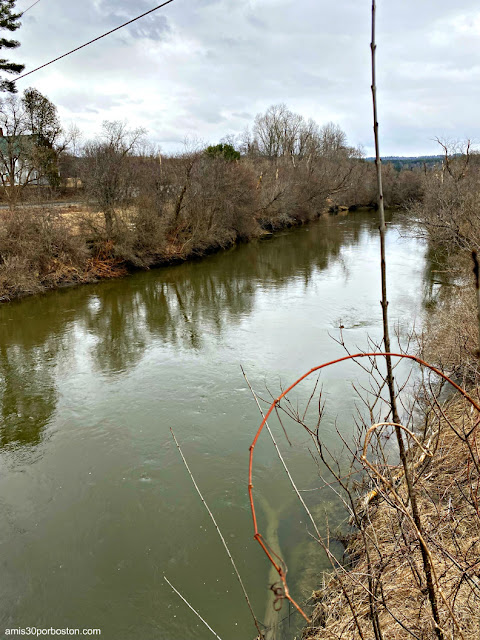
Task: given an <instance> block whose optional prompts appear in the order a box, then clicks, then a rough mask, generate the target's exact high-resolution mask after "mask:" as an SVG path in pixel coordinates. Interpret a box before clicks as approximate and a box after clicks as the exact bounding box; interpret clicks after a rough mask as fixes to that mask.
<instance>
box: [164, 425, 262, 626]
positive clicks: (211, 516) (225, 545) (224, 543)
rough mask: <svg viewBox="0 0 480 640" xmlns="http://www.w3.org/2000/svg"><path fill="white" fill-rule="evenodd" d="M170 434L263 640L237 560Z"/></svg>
mask: <svg viewBox="0 0 480 640" xmlns="http://www.w3.org/2000/svg"><path fill="white" fill-rule="evenodd" d="M170 432H171V434H172V437H173V439H174V441H175V444H176V445H177V449H178V450H179V452H180V455H181V457H182V460H183V464H184V465H185V468H186V470H187V471H188V474H189V476H190V478H191V480H192V482H193V486H194V487H195V490H196V492H197V493H198V495H199V496H200V499H201V501H202V502H203V504H204V506H205V509H206V510H207V512H208V515H209V516H210V519H211V521H212V522H213V524H214V526H215V529H216V530H217V533H218V535H219V536H220V540H221V541H222V544H223V546H224V548H225V551H226V552H227V555H228V557H229V558H230V562H231V563H232V567H233V569H234V571H235V574H236V576H237V580H238V582H239V583H240V586H241V588H242V591H243V595H244V596H245V600H246V602H247V605H248V608H249V609H250V613H251V614H252V618H253V622H254V624H255V627H256V628H257V631H258V633H259V636H260V637H261V638H263V632H262V630H261V629H260V625H259V622H258V620H257V617H256V616H255V613H254V611H253V607H252V605H251V603H250V599H249V597H248V594H247V590H246V589H245V585H244V584H243V580H242V578H241V576H240V573H239V571H238V569H237V565H236V564H235V560H234V559H233V557H232V554H231V553H230V549H229V548H228V545H227V543H226V542H225V538H224V537H223V535H222V532H221V531H220V528H219V526H218V524H217V522H216V520H215V517H214V515H213V513H212V512H211V511H210V508H209V506H208V504H207V503H206V502H205V498H204V497H203V495H202V493H201V491H200V489H199V488H198V485H197V483H196V482H195V478H194V477H193V474H192V472H191V471H190V467H189V466H188V464H187V461H186V460H185V456H184V455H183V452H182V450H181V448H180V445H179V444H178V442H177V439H176V437H175V434H174V433H173V429H170Z"/></svg>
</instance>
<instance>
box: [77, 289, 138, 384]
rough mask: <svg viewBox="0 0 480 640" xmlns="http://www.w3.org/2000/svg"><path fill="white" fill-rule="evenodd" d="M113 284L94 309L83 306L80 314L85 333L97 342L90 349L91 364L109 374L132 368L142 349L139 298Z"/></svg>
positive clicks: (133, 293)
mask: <svg viewBox="0 0 480 640" xmlns="http://www.w3.org/2000/svg"><path fill="white" fill-rule="evenodd" d="M115 284H116V285H117V286H110V287H106V288H105V289H104V290H103V291H102V292H101V294H102V295H100V296H98V301H99V304H98V305H97V306H96V307H94V308H92V306H91V305H90V304H87V305H84V307H83V309H82V310H81V312H82V311H83V313H82V316H83V317H82V320H83V323H84V325H85V327H86V329H87V330H88V331H89V333H91V334H93V335H94V336H96V337H97V338H98V341H97V342H96V344H95V345H94V346H92V347H91V355H92V357H93V360H94V362H95V364H96V366H97V367H98V368H99V369H100V370H101V371H108V372H111V373H118V372H122V371H126V370H128V369H130V368H131V367H133V366H135V365H136V364H137V363H138V362H139V360H140V359H141V357H142V355H143V353H144V351H145V347H146V330H145V322H144V320H143V315H144V304H143V302H142V300H141V296H140V295H139V294H138V292H136V291H133V290H131V289H130V287H128V286H126V287H122V286H121V283H120V282H118V283H115Z"/></svg>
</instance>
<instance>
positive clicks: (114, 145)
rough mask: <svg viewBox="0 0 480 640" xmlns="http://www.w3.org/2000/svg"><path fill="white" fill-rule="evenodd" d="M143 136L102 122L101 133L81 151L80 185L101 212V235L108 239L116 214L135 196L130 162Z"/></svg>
mask: <svg viewBox="0 0 480 640" xmlns="http://www.w3.org/2000/svg"><path fill="white" fill-rule="evenodd" d="M144 135H145V130H144V129H134V130H130V129H128V127H127V125H126V124H125V123H123V122H104V123H103V128H102V133H101V135H100V136H99V138H97V139H96V140H93V141H91V142H88V143H87V144H86V145H85V148H84V163H83V175H82V179H83V183H84V185H85V191H86V195H87V198H88V200H89V201H90V202H91V203H92V204H94V205H95V206H96V207H98V208H99V209H100V211H102V213H103V215H104V220H105V231H106V236H107V238H108V239H110V238H112V235H113V232H114V226H115V216H116V211H117V209H118V208H119V207H124V206H126V205H127V204H128V203H129V202H131V200H132V198H133V196H134V194H135V193H136V189H137V185H136V184H135V180H134V163H133V162H132V158H133V157H134V155H135V152H136V150H137V148H138V146H139V144H140V143H141V141H142V138H143V136H144Z"/></svg>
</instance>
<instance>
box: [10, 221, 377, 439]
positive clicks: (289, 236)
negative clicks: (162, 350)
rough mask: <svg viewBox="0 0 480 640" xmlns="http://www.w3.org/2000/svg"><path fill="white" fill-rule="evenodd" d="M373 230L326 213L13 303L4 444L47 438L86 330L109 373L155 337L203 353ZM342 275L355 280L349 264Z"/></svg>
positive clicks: (128, 364) (95, 358)
mask: <svg viewBox="0 0 480 640" xmlns="http://www.w3.org/2000/svg"><path fill="white" fill-rule="evenodd" d="M371 233H375V220H374V218H373V217H372V215H371V214H364V215H362V214H356V215H354V216H349V217H348V218H343V219H340V218H326V219H324V220H322V221H320V222H319V223H317V224H312V225H310V226H309V227H308V228H300V229H296V230H293V231H289V232H285V233H283V234H279V235H277V236H275V237H273V238H271V239H268V240H261V241H258V242H253V243H251V244H249V245H243V246H239V247H235V248H233V249H231V250H230V251H227V252H224V253H220V254H217V255H214V256H210V257H209V258H206V259H204V260H202V261H198V262H191V263H188V264H183V265H179V266H173V267H169V268H163V269H158V270H155V271H152V272H149V273H139V274H136V275H135V276H132V277H129V278H126V279H123V280H121V281H111V282H105V283H101V284H99V285H95V286H91V287H83V288H78V289H73V290H69V291H57V292H52V293H50V294H48V295H45V296H41V297H37V298H34V299H26V300H24V301H21V302H18V303H14V304H11V305H4V306H3V307H1V308H0V326H1V330H2V333H1V340H0V373H1V381H0V400H1V405H2V407H1V425H0V446H1V447H18V446H30V447H31V446H34V445H38V444H39V443H40V442H41V440H42V437H43V433H44V430H45V427H46V425H47V424H48V422H49V420H50V418H51V416H52V414H53V413H54V411H55V407H56V402H57V391H56V386H55V375H56V373H55V368H56V367H57V366H58V365H59V364H60V363H61V362H62V361H64V362H66V363H67V364H66V366H67V367H68V366H69V365H68V362H69V361H70V360H71V359H72V358H73V351H74V347H75V345H76V343H77V342H78V341H79V337H78V332H80V333H81V335H83V336H90V337H92V338H93V340H91V341H88V344H87V342H86V343H85V349H86V352H87V355H88V357H89V358H90V359H91V361H92V363H93V365H94V368H95V370H96V371H97V372H99V373H101V374H104V375H117V374H122V373H124V372H128V371H131V370H132V369H133V368H134V367H135V366H136V365H138V363H139V362H140V361H141V359H142V357H143V356H144V353H145V351H146V349H147V348H148V346H149V344H151V342H152V341H153V340H155V341H156V342H160V343H163V344H165V345H168V346H169V347H170V348H172V347H173V348H176V349H182V350H190V351H194V352H199V351H200V350H201V349H202V348H203V346H204V344H205V341H206V339H211V337H212V336H214V337H217V338H220V337H221V335H222V333H223V332H224V330H225V328H226V327H230V326H231V325H232V324H235V323H238V322H240V321H241V319H242V318H243V317H245V316H246V315H248V314H250V313H251V311H252V308H253V306H254V304H255V300H256V295H257V293H258V291H259V290H261V289H262V288H264V287H268V288H269V289H272V288H273V289H275V288H277V289H281V288H282V287H284V286H286V285H287V284H288V283H289V282H290V281H291V280H292V279H296V280H297V281H298V282H300V283H302V284H303V286H304V287H305V288H306V287H308V286H309V284H310V282H311V280H312V276H313V275H314V274H315V273H318V272H321V271H323V270H325V269H326V268H327V267H328V266H329V265H330V264H331V263H332V261H338V258H339V256H340V252H341V250H345V249H348V248H349V247H351V246H352V245H355V244H357V243H358V242H359V240H360V238H361V236H362V234H371ZM342 273H343V277H344V278H347V277H348V264H347V263H344V264H343V270H342ZM76 332H77V333H76Z"/></svg>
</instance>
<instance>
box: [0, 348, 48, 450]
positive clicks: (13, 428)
mask: <svg viewBox="0 0 480 640" xmlns="http://www.w3.org/2000/svg"><path fill="white" fill-rule="evenodd" d="M50 356H51V345H50V343H49V342H47V343H44V344H43V345H38V346H31V347H28V346H26V345H25V344H23V345H22V344H16V345H8V344H5V343H2V344H0V448H2V449H3V448H8V449H17V448H18V447H21V446H27V447H33V446H36V445H38V444H40V442H41V441H42V438H43V432H44V429H45V427H46V425H47V424H48V421H49V420H50V417H51V416H52V413H53V411H54V410H55V406H56V400H57V394H56V390H55V386H54V377H53V373H52V371H51V364H50V362H49V357H50Z"/></svg>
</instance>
